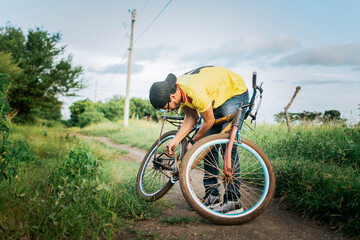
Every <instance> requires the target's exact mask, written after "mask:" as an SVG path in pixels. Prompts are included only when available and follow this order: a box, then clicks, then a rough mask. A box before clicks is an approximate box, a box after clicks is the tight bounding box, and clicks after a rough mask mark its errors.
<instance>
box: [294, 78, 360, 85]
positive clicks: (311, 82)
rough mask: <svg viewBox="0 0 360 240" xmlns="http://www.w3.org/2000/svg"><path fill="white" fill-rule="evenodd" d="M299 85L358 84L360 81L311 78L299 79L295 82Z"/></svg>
mask: <svg viewBox="0 0 360 240" xmlns="http://www.w3.org/2000/svg"><path fill="white" fill-rule="evenodd" d="M297 83H298V84H300V85H329V84H360V81H356V80H341V79H332V80H329V79H327V80H325V79H311V80H301V81H298V82H297Z"/></svg>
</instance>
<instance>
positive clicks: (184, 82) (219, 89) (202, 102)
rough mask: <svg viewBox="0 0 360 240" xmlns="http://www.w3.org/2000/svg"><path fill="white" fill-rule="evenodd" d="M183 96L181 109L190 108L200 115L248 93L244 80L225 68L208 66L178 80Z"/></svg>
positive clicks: (186, 74)
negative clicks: (211, 107) (210, 108)
mask: <svg viewBox="0 0 360 240" xmlns="http://www.w3.org/2000/svg"><path fill="white" fill-rule="evenodd" d="M176 83H177V84H178V85H179V86H180V88H181V90H182V92H183V94H184V95H185V96H184V95H183V100H184V102H181V103H180V105H181V107H183V106H188V107H190V108H192V109H196V110H197V111H198V112H199V113H202V112H205V111H206V110H208V109H209V107H210V106H211V104H212V103H213V101H214V105H213V108H217V107H219V106H220V105H222V104H223V103H224V102H225V101H226V100H228V99H230V98H232V97H234V96H236V95H239V94H242V93H244V92H246V89H247V88H246V85H245V82H244V80H243V78H242V77H241V76H240V75H238V74H236V73H234V72H232V71H230V70H229V69H226V68H223V67H214V66H206V67H200V68H197V69H194V70H192V71H190V72H188V73H185V74H184V75H181V76H179V77H178V78H177V82H176Z"/></svg>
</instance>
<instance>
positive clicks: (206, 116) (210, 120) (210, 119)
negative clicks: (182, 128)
mask: <svg viewBox="0 0 360 240" xmlns="http://www.w3.org/2000/svg"><path fill="white" fill-rule="evenodd" d="M200 115H201V117H202V118H203V120H204V123H203V125H202V126H201V128H200V129H199V131H198V132H197V133H196V135H195V136H194V137H193V140H194V141H196V140H200V139H201V138H202V137H203V136H204V135H205V134H206V133H207V132H208V131H209V130H210V128H211V127H212V126H213V125H214V122H215V117H214V112H213V108H212V106H210V107H209V109H208V110H206V111H205V112H202V113H200Z"/></svg>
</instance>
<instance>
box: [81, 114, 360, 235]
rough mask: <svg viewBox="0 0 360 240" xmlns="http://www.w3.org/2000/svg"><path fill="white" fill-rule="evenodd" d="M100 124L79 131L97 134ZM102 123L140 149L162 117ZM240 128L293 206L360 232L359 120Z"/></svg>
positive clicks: (343, 228)
mask: <svg viewBox="0 0 360 240" xmlns="http://www.w3.org/2000/svg"><path fill="white" fill-rule="evenodd" d="M102 126H103V125H96V126H92V127H88V128H84V129H82V130H81V132H82V133H86V134H99V133H100V132H101V131H103V130H101V128H102ZM105 126H106V127H107V128H108V129H113V130H110V131H108V132H106V133H102V134H104V135H105V136H108V137H110V138H111V139H112V140H113V141H116V142H119V143H127V144H130V145H132V146H137V147H140V148H143V149H148V148H149V147H150V145H151V144H152V143H153V142H154V141H155V139H157V137H158V136H159V131H160V128H161V124H160V123H152V122H145V121H131V122H130V127H129V128H128V129H123V128H122V127H121V122H120V123H118V124H114V125H111V127H109V126H110V125H108V123H106V125H105ZM170 128H171V127H169V126H167V129H170ZM114 129H116V131H114ZM243 130H244V131H243V136H245V137H247V138H249V139H250V140H252V141H253V142H254V143H256V144H257V145H259V146H260V147H261V148H262V149H263V150H264V151H265V153H266V154H267V155H268V156H269V158H270V160H271V161H272V163H273V166H274V169H275V172H276V177H277V188H276V189H277V190H276V193H277V195H278V196H279V197H281V198H282V199H283V200H284V201H285V202H287V203H288V204H289V206H291V208H292V209H294V210H295V211H298V212H300V213H301V214H303V215H304V216H305V217H308V218H314V219H317V220H320V221H324V222H328V223H330V224H331V225H332V226H333V227H336V228H338V229H339V230H341V231H343V232H346V233H350V234H353V235H355V236H360V171H359V170H360V169H359V167H360V159H359V158H360V157H359V156H360V129H359V126H350V127H347V126H344V125H338V124H328V125H312V124H304V125H299V126H296V127H294V128H293V130H292V132H291V133H288V130H287V127H286V126H285V125H275V124H273V125H272V124H265V125H259V126H258V128H257V130H256V131H255V132H252V131H250V130H249V129H248V128H246V127H244V129H243Z"/></svg>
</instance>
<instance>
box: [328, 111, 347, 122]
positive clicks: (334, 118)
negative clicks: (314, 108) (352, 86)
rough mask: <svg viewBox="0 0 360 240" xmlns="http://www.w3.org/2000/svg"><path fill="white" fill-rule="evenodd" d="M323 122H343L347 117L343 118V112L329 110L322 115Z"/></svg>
mask: <svg viewBox="0 0 360 240" xmlns="http://www.w3.org/2000/svg"><path fill="white" fill-rule="evenodd" d="M322 119H323V122H342V121H344V120H345V119H342V118H341V114H340V112H339V111H337V110H327V111H325V112H324V115H323V117H322Z"/></svg>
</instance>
